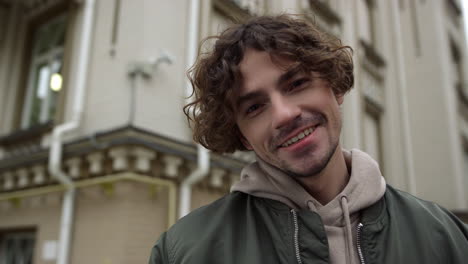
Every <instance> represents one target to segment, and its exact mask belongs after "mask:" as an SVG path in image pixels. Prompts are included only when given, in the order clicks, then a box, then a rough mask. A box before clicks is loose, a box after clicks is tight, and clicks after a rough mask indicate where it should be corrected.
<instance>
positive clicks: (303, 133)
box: [281, 127, 315, 147]
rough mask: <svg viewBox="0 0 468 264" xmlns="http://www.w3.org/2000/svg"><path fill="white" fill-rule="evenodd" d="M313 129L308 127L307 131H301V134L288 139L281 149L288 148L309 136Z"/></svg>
mask: <svg viewBox="0 0 468 264" xmlns="http://www.w3.org/2000/svg"><path fill="white" fill-rule="evenodd" d="M314 129H315V128H312V127H309V128H308V129H306V130H304V131H302V132H301V133H299V134H298V135H297V136H295V137H293V138H291V139H289V140H288V141H286V142H285V143H284V144H283V145H281V147H288V146H290V145H292V144H294V143H296V142H297V141H299V140H301V139H303V138H305V137H306V136H308V135H310V134H311V133H312V132H314Z"/></svg>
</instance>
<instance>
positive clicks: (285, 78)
mask: <svg viewBox="0 0 468 264" xmlns="http://www.w3.org/2000/svg"><path fill="white" fill-rule="evenodd" d="M301 71H303V69H302V68H301V67H294V68H291V69H289V70H288V71H287V72H285V73H283V74H282V75H281V76H280V77H279V78H278V81H277V82H276V84H277V85H278V86H281V85H283V84H284V83H285V82H287V81H289V80H290V79H291V78H292V77H294V76H295V75H296V74H298V73H299V72H301Z"/></svg>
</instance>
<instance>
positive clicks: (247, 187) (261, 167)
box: [231, 149, 385, 226]
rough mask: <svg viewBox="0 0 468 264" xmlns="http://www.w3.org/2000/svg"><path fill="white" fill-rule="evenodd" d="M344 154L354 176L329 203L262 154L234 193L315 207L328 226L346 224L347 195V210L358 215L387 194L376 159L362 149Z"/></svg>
mask: <svg viewBox="0 0 468 264" xmlns="http://www.w3.org/2000/svg"><path fill="white" fill-rule="evenodd" d="M343 154H344V156H345V161H346V165H347V167H348V170H350V171H351V174H350V178H349V181H348V183H347V185H346V187H345V188H344V189H343V190H342V191H341V193H339V194H338V195H337V196H336V197H335V198H334V199H333V200H332V201H330V202H329V203H327V204H326V205H322V204H320V203H319V202H318V201H317V200H316V199H315V198H314V197H313V196H312V195H311V194H309V193H308V192H307V191H306V190H305V189H304V188H303V187H302V186H301V185H300V184H299V183H298V182H297V181H296V180H294V179H293V178H292V177H290V176H288V175H287V174H285V173H284V172H282V171H281V170H279V169H277V168H275V167H273V166H271V165H270V164H268V163H266V162H265V161H263V160H262V159H260V158H259V157H257V161H256V162H253V163H251V164H249V165H248V166H246V167H245V168H244V169H243V170H242V172H241V179H240V181H239V182H237V183H236V184H234V185H233V186H232V187H231V192H233V191H239V192H244V193H247V194H250V195H253V196H257V197H262V198H268V199H272V200H276V201H279V202H282V203H284V204H286V205H288V206H289V207H290V208H293V209H297V210H300V209H307V210H312V211H315V212H317V213H318V214H319V215H320V216H321V218H322V221H323V222H324V224H325V225H326V226H342V225H343V224H344V223H343V221H344V219H343V218H344V213H345V212H343V206H342V201H343V198H345V199H346V202H347V208H346V209H347V210H346V211H348V212H346V213H347V214H348V215H349V216H350V217H351V218H354V217H353V215H354V214H355V213H357V212H359V211H360V210H362V209H364V208H366V207H369V206H370V205H372V204H373V203H375V202H377V201H378V200H379V199H380V198H382V196H383V195H384V193H385V179H384V178H383V177H382V174H381V173H380V169H379V165H378V164H377V162H376V161H375V160H373V159H372V158H371V157H370V156H369V155H368V154H366V153H364V152H362V151H360V150H358V149H353V150H351V151H347V150H343ZM351 220H353V219H351Z"/></svg>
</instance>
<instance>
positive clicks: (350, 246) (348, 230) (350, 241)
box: [341, 196, 354, 262]
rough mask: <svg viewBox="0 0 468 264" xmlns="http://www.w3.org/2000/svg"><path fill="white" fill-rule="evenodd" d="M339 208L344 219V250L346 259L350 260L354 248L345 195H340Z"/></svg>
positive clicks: (352, 256)
mask: <svg viewBox="0 0 468 264" xmlns="http://www.w3.org/2000/svg"><path fill="white" fill-rule="evenodd" d="M341 209H342V211H343V217H344V220H345V227H346V228H345V236H346V245H347V247H346V251H347V258H346V259H347V260H348V261H350V262H351V260H352V259H354V249H353V234H352V231H351V219H350V217H349V208H348V198H347V197H346V196H342V197H341Z"/></svg>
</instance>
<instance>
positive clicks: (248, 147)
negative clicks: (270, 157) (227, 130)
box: [239, 134, 253, 150]
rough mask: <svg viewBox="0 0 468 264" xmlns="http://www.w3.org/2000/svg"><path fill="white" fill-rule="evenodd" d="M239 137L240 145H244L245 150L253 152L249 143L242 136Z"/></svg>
mask: <svg viewBox="0 0 468 264" xmlns="http://www.w3.org/2000/svg"><path fill="white" fill-rule="evenodd" d="M239 137H240V140H241V142H242V145H244V147H245V148H246V149H248V150H253V148H252V145H250V143H249V141H247V139H246V138H245V137H244V136H243V135H242V134H241V135H239Z"/></svg>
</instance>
